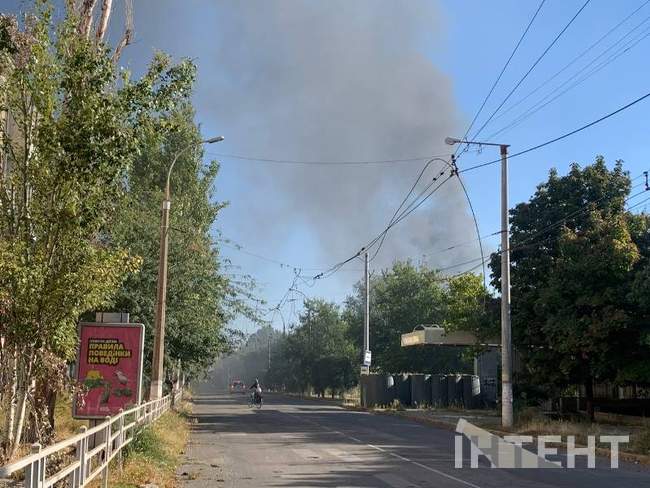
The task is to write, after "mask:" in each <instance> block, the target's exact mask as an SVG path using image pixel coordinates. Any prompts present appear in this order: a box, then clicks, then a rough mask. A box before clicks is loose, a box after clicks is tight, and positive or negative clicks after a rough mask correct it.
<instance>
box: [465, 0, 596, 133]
mask: <svg viewBox="0 0 650 488" xmlns="http://www.w3.org/2000/svg"><path fill="white" fill-rule="evenodd" d="M590 1H591V0H586V2H585V3H584V4H582V7H580V8H579V9H578V11H577V12H576V13H575V14H574V16H573V17H572V18H571V20H569V22H568V23H567V24H566V25H565V26H564V28H562V30H561V31H560V32H559V33H558V34H557V35H556V36H555V38H554V39H553V40H552V41H551V43H550V44H549V45H548V46H547V47H546V49H544V51H543V52H542V54H540V55H539V57H538V58H537V59H536V60H535V62H534V63H533V64H532V65H531V67H530V68H528V71H526V73H525V74H524V76H522V77H521V79H520V80H519V81H518V82H517V83H516V84H515V86H514V87H513V88H512V90H510V92H509V93H508V95H506V97H505V98H504V99H503V101H502V102H501V103H500V104H499V106H498V107H497V108H496V109H495V110H494V111H493V112H492V114H491V115H490V116H489V117H488V119H487V120H486V121H485V122H484V123H483V125H482V126H481V127H480V128H479V130H477V131H476V132H475V133H474V135H473V136H472V139H476V137H478V135H479V134H480V133H481V132H482V131H483V129H484V128H485V127H486V126H487V125H488V124H489V123H490V121H491V120H492V119H493V118H494V116H495V115H496V114H497V112H499V110H501V108H502V107H503V106H504V105H505V103H506V102H507V101H508V100H509V99H510V97H511V96H512V95H513V94H514V93H515V91H517V89H518V88H519V87H520V86H521V84H522V83H523V82H524V80H526V78H528V75H530V73H532V71H533V70H534V69H535V67H536V66H537V65H538V64H539V63H540V61H541V60H542V59H543V58H544V57H545V56H546V54H547V53H548V52H549V51H550V50H551V48H552V47H553V46H554V45H555V44H556V43H557V41H558V40H560V38H561V37H562V35H563V34H564V33H565V32H566V31H567V29H568V28H569V27H570V26H571V24H573V22H574V21H575V20H576V19H577V18H578V16H579V15H580V14H581V13H582V11H583V10H584V9H585V8H586V7H587V5H588V4H589V2H590Z"/></svg>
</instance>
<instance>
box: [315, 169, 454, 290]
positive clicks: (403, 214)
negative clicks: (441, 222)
mask: <svg viewBox="0 0 650 488" xmlns="http://www.w3.org/2000/svg"><path fill="white" fill-rule="evenodd" d="M444 174H445V171H442V172H441V173H440V175H439V176H438V177H434V178H433V181H432V182H431V183H430V184H429V185H427V187H426V188H425V189H424V190H423V191H422V192H420V193H419V194H418V196H417V197H416V198H415V199H414V200H413V201H412V202H411V203H410V204H409V205H407V206H406V208H404V209H403V210H402V212H401V213H400V214H399V215H398V216H397V218H396V219H392V221H391V222H390V223H389V224H388V225H387V226H386V228H385V229H384V230H383V231H382V232H380V233H379V234H378V235H377V236H375V237H374V238H373V239H372V240H370V242H368V243H367V244H366V245H365V246H363V247H362V248H361V249H360V250H359V251H358V252H356V253H355V254H353V255H352V256H350V257H349V258H347V259H345V260H344V261H341V262H339V263H337V264H335V265H333V266H332V267H331V268H330V269H329V270H327V271H325V272H322V273H319V274H317V275H316V276H314V277H313V279H314V280H317V279H324V278H328V277H330V276H332V275H333V274H334V273H336V272H337V271H338V270H340V269H341V268H342V267H343V266H345V265H346V264H347V263H349V262H350V261H352V260H354V259H357V258H358V257H359V256H361V254H362V253H363V252H365V251H367V250H369V249H371V248H372V246H374V245H375V244H376V243H377V242H379V241H380V240H381V239H382V238H383V237H384V236H385V235H386V234H387V233H388V232H389V231H390V229H391V228H393V227H394V226H395V225H397V224H398V223H400V222H401V221H402V220H404V219H405V218H406V217H408V216H409V215H410V214H411V213H413V212H414V211H415V210H416V209H417V208H419V207H420V206H421V205H422V204H424V202H425V201H427V200H428V199H429V198H430V197H431V196H432V195H433V194H434V193H435V192H436V191H437V190H438V189H439V188H440V187H441V186H442V185H443V184H444V183H446V182H447V181H449V179H450V178H451V177H452V176H453V172H450V174H449V176H448V177H447V178H446V179H444V180H442V181H440V183H439V184H438V186H436V187H435V188H433V190H431V191H429V193H428V194H427V195H425V196H424V197H423V198H421V196H422V195H423V194H424V193H425V192H426V191H427V190H428V189H429V188H431V186H432V185H433V184H434V183H435V182H436V181H438V180H440V177H441V176H443V175H444ZM418 200H419V201H418ZM416 202H417V203H416Z"/></svg>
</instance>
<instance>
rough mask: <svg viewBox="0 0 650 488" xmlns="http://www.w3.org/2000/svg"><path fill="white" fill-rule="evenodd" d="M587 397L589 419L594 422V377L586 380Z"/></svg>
mask: <svg viewBox="0 0 650 488" xmlns="http://www.w3.org/2000/svg"><path fill="white" fill-rule="evenodd" d="M585 398H586V400H587V417H589V421H590V422H593V421H594V420H595V415H594V382H593V379H592V378H591V377H590V378H587V380H586V381H585Z"/></svg>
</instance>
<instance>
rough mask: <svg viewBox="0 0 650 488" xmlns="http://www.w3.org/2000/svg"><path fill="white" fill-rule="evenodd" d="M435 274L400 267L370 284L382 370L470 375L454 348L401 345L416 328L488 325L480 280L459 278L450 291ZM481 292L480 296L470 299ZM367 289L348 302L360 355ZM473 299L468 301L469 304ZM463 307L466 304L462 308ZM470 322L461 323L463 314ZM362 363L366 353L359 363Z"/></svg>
mask: <svg viewBox="0 0 650 488" xmlns="http://www.w3.org/2000/svg"><path fill="white" fill-rule="evenodd" d="M447 281H448V280H446V279H445V278H444V277H443V276H442V275H440V274H439V273H438V272H436V271H435V270H431V269H428V268H426V267H422V266H420V267H417V266H414V265H413V264H412V263H411V262H397V263H395V264H394V265H393V267H392V268H390V269H386V270H383V271H381V273H379V274H378V275H377V276H373V277H371V279H370V349H371V350H372V355H373V365H374V367H375V368H376V369H377V370H378V371H383V372H389V373H399V372H427V373H428V372H435V373H446V372H467V371H470V369H471V368H470V365H469V363H468V362H467V361H465V360H464V359H463V358H462V357H461V355H462V350H461V349H459V348H454V347H436V348H429V347H407V348H403V347H401V345H400V336H401V334H404V333H407V332H411V331H413V328H414V327H415V326H417V325H432V324H436V325H440V326H444V327H446V328H448V329H456V328H461V325H462V326H465V325H467V326H468V327H470V328H472V329H475V328H477V327H478V326H479V321H481V320H483V319H482V317H483V310H484V308H483V297H485V295H486V293H485V290H484V289H483V286H482V285H481V284H480V280H479V281H476V279H470V278H463V277H459V278H456V279H452V280H451V285H452V286H451V287H449V286H447V285H446V282H447ZM476 283H478V285H477V286H475V285H476ZM472 293H479V295H480V296H479V297H475V296H472V297H471V298H469V297H470V295H471V294H472ZM363 297H364V293H363V285H362V284H361V283H359V284H357V286H356V288H355V294H354V295H352V296H350V297H349V298H348V299H347V301H346V309H345V312H344V318H345V320H346V321H347V322H348V323H349V324H350V331H351V333H352V336H351V337H352V339H353V340H354V341H355V343H356V344H357V347H358V351H361V348H362V343H363V303H364V301H363V300H364V298H363ZM467 298H469V299H467ZM463 302H464V303H463ZM470 310H471V317H467V318H463V321H462V322H456V321H457V320H458V318H459V316H460V315H462V313H463V312H464V311H470ZM358 362H359V363H360V362H361V353H360V352H359V360H358Z"/></svg>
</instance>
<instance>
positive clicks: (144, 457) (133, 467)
mask: <svg viewBox="0 0 650 488" xmlns="http://www.w3.org/2000/svg"><path fill="white" fill-rule="evenodd" d="M189 413H190V406H189V403H187V402H183V403H181V405H180V406H179V407H178V408H177V410H176V411H172V410H170V411H168V412H166V413H165V414H163V415H162V416H161V417H160V418H159V419H158V420H157V421H156V422H155V423H154V424H153V425H152V426H150V427H148V428H146V429H143V430H141V431H140V432H139V433H138V434H137V435H136V437H135V439H134V440H133V441H132V442H131V444H129V445H128V446H127V448H126V449H125V452H124V465H123V466H122V469H120V468H119V466H118V465H117V463H114V465H111V467H110V470H109V473H110V480H109V486H111V487H115V488H137V487H140V486H143V485H146V484H153V485H157V486H159V487H160V488H173V487H175V486H177V484H176V469H177V468H178V466H179V464H180V462H181V459H182V455H183V453H184V450H185V445H186V444H187V440H188V437H189V424H188V416H189Z"/></svg>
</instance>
